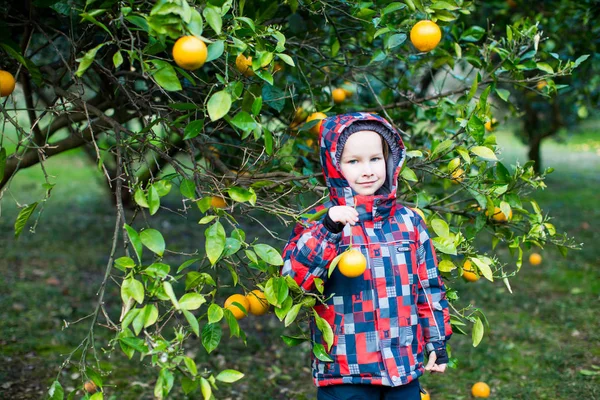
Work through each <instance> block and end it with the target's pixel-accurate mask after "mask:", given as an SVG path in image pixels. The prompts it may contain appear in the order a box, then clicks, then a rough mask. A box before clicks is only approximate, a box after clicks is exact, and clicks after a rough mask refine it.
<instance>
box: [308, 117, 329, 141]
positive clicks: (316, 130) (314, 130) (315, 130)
mask: <svg viewBox="0 0 600 400" xmlns="http://www.w3.org/2000/svg"><path fill="white" fill-rule="evenodd" d="M325 118H327V115H325V114H324V113H322V112H316V113H312V114H310V115H309V116H308V118H306V122H310V121H313V120H315V119H325ZM321 123H322V122H319V123H318V124H316V125H315V126H313V127H312V128H310V132H311V133H314V134H315V135H318V134H319V132H320V131H321Z"/></svg>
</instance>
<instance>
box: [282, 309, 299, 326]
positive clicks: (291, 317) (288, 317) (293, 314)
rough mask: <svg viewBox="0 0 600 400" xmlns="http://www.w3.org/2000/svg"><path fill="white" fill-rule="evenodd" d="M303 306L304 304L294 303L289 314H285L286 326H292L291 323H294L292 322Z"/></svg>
mask: <svg viewBox="0 0 600 400" xmlns="http://www.w3.org/2000/svg"><path fill="white" fill-rule="evenodd" d="M301 308H302V304H294V305H293V306H292V308H291V309H290V311H288V313H287V315H286V316H285V322H284V324H285V326H290V324H292V322H294V321H295V320H296V317H297V316H298V313H299V312H300V309H301Z"/></svg>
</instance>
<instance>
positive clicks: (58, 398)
mask: <svg viewBox="0 0 600 400" xmlns="http://www.w3.org/2000/svg"><path fill="white" fill-rule="evenodd" d="M64 397H65V391H64V390H63V387H62V386H61V384H60V382H59V381H54V382H52V385H51V386H50V389H48V400H63V399H64Z"/></svg>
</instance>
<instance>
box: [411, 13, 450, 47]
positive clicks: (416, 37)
mask: <svg viewBox="0 0 600 400" xmlns="http://www.w3.org/2000/svg"><path fill="white" fill-rule="evenodd" d="M440 40H442V31H441V29H440V27H439V26H438V25H437V24H436V23H435V22H433V21H428V20H424V21H419V22H417V23H416V24H415V26H413V27H412V29H411V30H410V41H411V42H412V44H413V46H415V47H416V48H417V50H419V51H431V50H433V49H435V48H436V47H437V45H438V43H439V42H440Z"/></svg>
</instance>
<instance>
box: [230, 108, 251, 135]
mask: <svg viewBox="0 0 600 400" xmlns="http://www.w3.org/2000/svg"><path fill="white" fill-rule="evenodd" d="M229 122H230V123H231V125H233V126H235V127H236V128H238V129H241V130H242V131H244V132H248V131H252V130H253V129H254V128H256V125H257V124H256V121H255V120H254V118H252V115H250V114H249V113H247V112H246V111H240V112H239V113H237V114H236V115H235V117H233V118H232V119H231V120H230V121H229Z"/></svg>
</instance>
